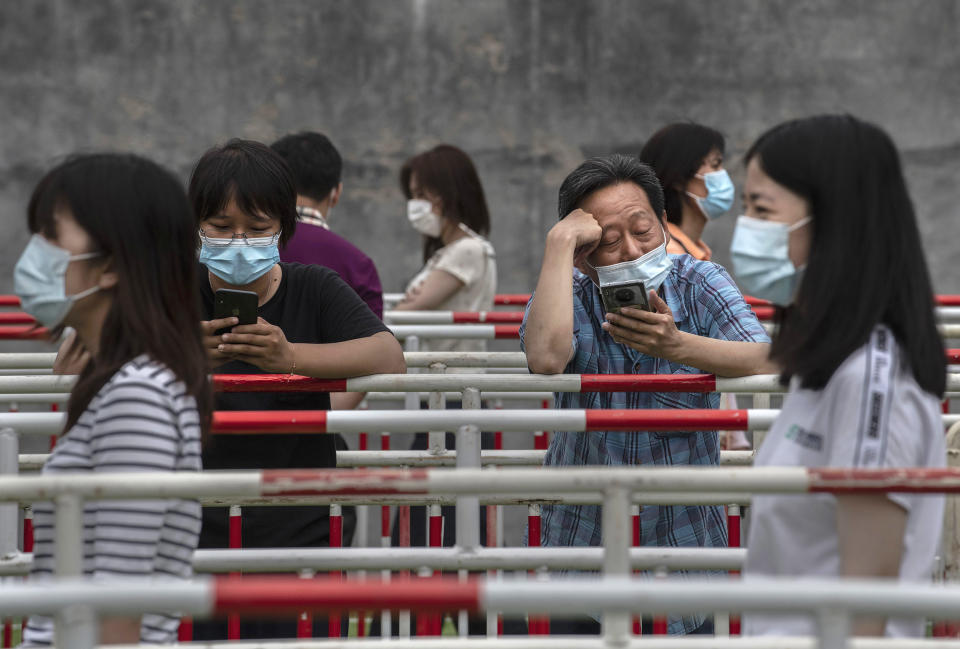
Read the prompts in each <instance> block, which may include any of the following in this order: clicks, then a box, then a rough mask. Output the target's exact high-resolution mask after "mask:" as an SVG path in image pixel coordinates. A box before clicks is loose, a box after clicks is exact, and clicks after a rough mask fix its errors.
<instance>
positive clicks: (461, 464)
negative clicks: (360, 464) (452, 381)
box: [457, 388, 481, 637]
mask: <svg viewBox="0 0 960 649" xmlns="http://www.w3.org/2000/svg"><path fill="white" fill-rule="evenodd" d="M462 404H463V409H464V410H479V409H480V391H479V390H477V389H476V388H467V389H465V390H464V391H463V401H462ZM480 466H481V465H480V429H479V428H478V427H477V426H473V425H467V426H461V427H460V428H459V429H457V468H458V469H460V468H466V469H479V468H480ZM457 546H458V547H459V548H460V549H461V550H466V551H471V550H475V549H476V548H478V547H480V498H479V497H477V496H458V497H457ZM466 576H467V573H466V571H460V578H461V579H465V578H466ZM457 617H458V625H457V628H458V629H459V635H460V637H467V636H468V635H469V633H470V618H469V615H468V614H467V612H466V611H460V612H459V614H458V616H457Z"/></svg>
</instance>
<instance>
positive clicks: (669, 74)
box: [0, 0, 960, 293]
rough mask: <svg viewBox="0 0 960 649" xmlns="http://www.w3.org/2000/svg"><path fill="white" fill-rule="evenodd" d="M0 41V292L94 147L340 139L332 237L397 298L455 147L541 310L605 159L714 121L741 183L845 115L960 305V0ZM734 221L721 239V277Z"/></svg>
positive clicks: (520, 288)
mask: <svg viewBox="0 0 960 649" xmlns="http://www.w3.org/2000/svg"><path fill="white" fill-rule="evenodd" d="M0 31H2V35H0V36H2V37H0V88H2V90H0V117H2V122H0V124H2V128H0V224H2V228H3V232H4V236H3V237H2V238H0V251H2V256H0V292H10V291H11V289H12V285H11V279H10V275H11V270H12V267H13V264H14V263H15V261H16V258H17V256H18V255H19V252H20V250H21V249H22V247H23V245H24V244H25V242H26V239H27V232H26V229H25V225H24V216H23V214H24V207H25V204H26V201H27V198H28V196H29V192H30V191H31V189H32V186H33V184H34V183H35V182H36V180H37V179H38V178H39V176H40V175H41V174H42V172H43V171H44V170H45V169H46V168H48V167H49V166H50V165H51V164H53V163H54V162H55V161H56V160H57V159H58V158H59V157H60V156H63V155H65V154H68V153H70V152H73V151H78V150H101V149H111V150H127V151H134V152H138V153H141V154H145V155H147V156H150V157H152V158H154V159H156V160H157V161H159V162H161V163H162V164H164V165H166V166H168V167H170V168H171V169H173V170H175V171H176V172H177V173H178V174H179V175H180V176H181V177H183V178H184V181H186V178H187V177H188V175H189V172H190V169H191V167H192V165H193V163H194V162H195V161H196V159H197V158H198V157H199V156H200V154H201V153H202V152H203V151H204V150H205V149H206V148H208V147H209V146H211V145H212V144H214V143H217V142H223V141H224V140H226V139H227V138H230V137H234V136H241V137H247V138H255V139H259V140H263V141H266V142H270V141H272V140H273V139H275V138H276V137H279V136H280V135H282V134H284V133H287V132H290V131H298V130H302V129H315V130H321V131H324V132H326V133H328V134H329V135H330V136H331V138H332V139H333V140H334V142H335V143H336V144H337V146H338V147H339V148H340V150H341V152H342V154H343V156H344V158H345V160H346V162H347V164H346V169H345V177H344V184H345V187H346V191H345V198H344V201H343V202H342V203H341V205H340V207H338V208H337V210H336V211H335V212H334V214H333V216H332V223H333V226H334V229H335V230H337V231H338V232H340V233H341V234H343V235H345V236H346V237H348V238H349V239H351V240H353V241H354V242H356V243H357V244H358V245H360V246H361V247H362V248H363V249H365V250H366V251H367V252H368V254H370V255H371V256H372V257H373V258H374V259H375V260H376V261H377V263H378V265H379V269H380V273H381V277H382V278H383V281H384V286H385V289H387V290H390V291H396V290H400V289H401V288H402V286H403V284H404V283H405V281H406V280H407V279H408V278H409V277H411V276H412V275H413V274H414V273H415V271H416V270H417V268H418V267H419V265H420V248H419V239H418V236H417V235H416V234H415V233H414V232H413V231H412V230H411V229H410V228H409V226H408V225H407V223H406V220H405V205H404V201H403V197H402V196H401V194H400V192H399V190H398V187H397V180H396V177H397V173H398V169H399V167H400V165H401V163H402V162H403V160H404V159H406V158H407V157H408V156H410V155H412V154H414V153H416V152H419V151H422V150H424V149H425V148H427V147H430V146H432V145H434V144H436V143H439V142H450V143H454V144H457V145H459V146H461V147H463V148H464V149H465V150H466V151H468V152H469V153H470V154H471V155H472V156H473V158H474V160H475V162H476V163H477V165H478V168H479V171H480V175H481V177H482V179H483V182H484V186H485V189H486V192H487V197H488V200H489V203H490V206H491V210H492V215H493V234H492V239H493V242H494V244H495V246H496V248H497V251H498V257H499V263H500V269H501V276H500V290H501V291H502V292H526V291H529V290H530V289H532V287H533V286H534V283H535V281H536V274H537V271H538V268H539V263H540V257H541V253H542V244H543V237H544V234H545V233H546V231H547V229H548V228H549V227H550V226H551V225H552V224H553V223H554V222H555V220H556V214H555V210H556V190H557V187H558V186H559V183H560V181H561V179H562V178H563V176H564V175H565V174H566V173H567V172H568V171H569V170H570V169H572V168H573V167H574V166H575V165H576V164H578V163H579V162H580V161H581V160H582V159H583V158H584V157H585V156H587V155H592V154H596V153H602V152H609V151H614V150H616V151H628V152H636V151H639V148H640V147H641V146H642V143H643V142H644V140H645V138H646V137H647V136H648V135H649V134H650V133H652V132H653V131H654V130H655V129H656V128H658V127H659V126H661V125H663V124H664V123H666V122H668V121H672V120H677V119H693V120H696V121H701V122H704V123H706V124H709V125H713V126H715V127H717V128H720V129H721V130H722V131H724V132H725V133H726V135H727V137H728V152H727V153H728V159H729V167H730V170H731V172H733V174H734V178H735V180H736V181H737V182H738V183H739V182H740V180H741V179H742V165H741V162H740V159H739V158H740V156H741V155H742V153H743V151H744V150H745V148H746V147H747V146H748V145H749V143H750V142H751V141H752V139H753V138H755V137H756V136H757V135H758V134H759V133H760V132H762V130H764V129H765V128H767V127H769V126H772V125H773V124H775V123H777V122H779V121H782V120H784V119H787V118H791V117H796V116H802V115H809V114H813V113H819V112H824V111H849V112H852V113H854V114H856V115H859V116H861V117H864V118H867V119H870V120H872V121H875V122H877V123H879V124H880V125H882V126H883V127H885V128H887V129H888V130H889V131H890V132H891V133H892V135H893V136H894V139H895V140H896V142H897V143H898V145H899V146H900V148H901V150H902V152H903V156H904V160H905V165H906V169H907V173H908V176H909V182H910V186H911V189H912V194H913V198H914V200H915V202H916V205H917V208H918V212H919V216H920V222H921V227H922V230H923V236H924V241H925V243H926V246H927V253H928V259H929V262H930V264H931V266H932V268H933V274H934V277H935V282H936V289H937V291H938V292H941V293H944V292H953V293H957V292H960V268H958V266H957V264H956V263H953V262H954V261H955V259H956V249H957V246H958V243H960V239H958V237H957V234H958V232H960V226H958V217H960V207H958V206H957V191H956V189H957V183H958V179H960V113H958V103H960V45H958V35H960V2H957V1H956V0H835V1H830V0H807V1H803V0H727V1H723V2H717V1H711V0H593V1H590V0H285V1H282V2H267V1H253V0H248V1H227V0H206V1H204V2H199V1H193V0H170V1H163V0H84V1H80V0H76V1H68V0H61V1H57V0H29V1H27V0H8V1H6V2H3V3H0ZM736 209H739V206H738V207H737V208H736ZM733 224H734V215H733V214H731V215H730V216H728V217H726V218H724V219H722V220H720V221H718V222H716V223H715V224H713V225H711V227H709V228H708V230H707V232H706V237H705V238H706V240H707V242H708V243H709V244H710V245H711V246H712V247H713V248H714V250H715V251H716V260H717V261H719V262H720V263H726V262H727V259H728V254H727V248H728V246H729V241H730V235H731V232H732V229H733ZM850 245H851V252H854V251H855V249H856V242H855V241H851V242H850Z"/></svg>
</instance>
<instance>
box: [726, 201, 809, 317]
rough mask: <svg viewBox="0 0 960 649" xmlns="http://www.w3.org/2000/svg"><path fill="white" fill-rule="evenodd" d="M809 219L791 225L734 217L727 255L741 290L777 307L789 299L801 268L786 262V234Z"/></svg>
mask: <svg viewBox="0 0 960 649" xmlns="http://www.w3.org/2000/svg"><path fill="white" fill-rule="evenodd" d="M811 221H812V219H811V218H810V217H809V216H808V217H807V218H805V219H801V220H800V221H797V222H796V223H794V224H793V225H787V224H786V223H776V222H774V221H764V220H763V219H755V218H752V217H749V216H741V217H740V218H739V219H737V227H736V228H735V229H734V231H733V240H732V241H731V242H730V257H731V259H732V261H733V274H734V275H736V277H737V282H738V283H739V284H740V287H741V288H742V289H743V290H744V292H745V293H747V294H749V295H752V296H753V297H758V298H761V299H764V300H770V301H771V302H773V303H774V304H779V305H781V306H786V305H788V304H790V303H791V302H792V301H793V296H794V295H795V294H796V291H797V287H798V286H799V285H800V279H801V277H802V275H803V267H801V268H797V267H796V266H794V265H793V262H792V261H790V254H789V243H790V233H791V232H793V231H794V230H797V229H799V228H802V227H803V226H805V225H806V224H807V223H810V222H811Z"/></svg>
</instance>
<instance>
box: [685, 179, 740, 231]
mask: <svg viewBox="0 0 960 649" xmlns="http://www.w3.org/2000/svg"><path fill="white" fill-rule="evenodd" d="M697 178H700V179H701V180H703V184H704V185H706V187H707V196H706V198H704V197H703V196H697V195H696V194H691V193H690V192H687V195H688V196H690V197H691V198H693V200H695V201H697V205H699V206H700V209H701V211H703V213H704V214H705V215H706V217H707V218H708V219H715V218H717V217H718V216H723V215H724V214H726V213H727V212H728V211H730V208H731V207H733V197H734V194H735V193H736V190H735V188H734V186H733V181H732V180H730V174H728V173H727V170H726V169H721V170H719V171H711V172H710V173H708V174H703V175H700V174H697Z"/></svg>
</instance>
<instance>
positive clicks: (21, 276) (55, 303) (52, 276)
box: [13, 234, 103, 328]
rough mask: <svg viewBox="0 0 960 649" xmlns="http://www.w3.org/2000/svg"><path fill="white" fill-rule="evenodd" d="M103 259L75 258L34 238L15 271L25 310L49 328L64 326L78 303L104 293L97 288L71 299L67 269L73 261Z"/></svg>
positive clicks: (93, 254)
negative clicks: (68, 315)
mask: <svg viewBox="0 0 960 649" xmlns="http://www.w3.org/2000/svg"><path fill="white" fill-rule="evenodd" d="M101 256H103V253H102V252H85V253H83V254H79V255H71V254H70V253H69V252H67V251H66V250H64V249H63V248H61V247H59V246H57V245H54V244H53V243H50V242H49V241H47V240H46V239H44V238H43V237H42V236H41V235H39V234H35V235H33V236H32V237H30V242H29V243H27V247H26V248H25V249H24V251H23V254H22V255H20V259H19V260H18V261H17V265H16V266H15V267H14V269H13V290H14V292H15V293H16V294H17V295H18V296H19V297H20V303H21V304H22V305H23V310H24V311H26V312H27V313H29V314H30V315H32V316H33V317H34V318H36V319H37V321H38V322H39V323H40V324H42V325H44V326H46V327H50V328H53V327H55V326H57V325H58V324H60V323H61V322H63V319H64V318H65V317H66V316H67V313H69V312H70V308H71V307H72V306H73V304H74V303H75V302H76V301H77V300H82V299H83V298H85V297H87V296H88V295H92V294H94V293H96V292H97V291H99V290H100V286H99V285H94V286H91V287H90V288H88V289H87V290H85V291H80V292H79V293H75V294H73V295H67V291H66V282H67V280H66V277H67V266H69V265H70V262H71V261H80V260H82V259H94V258H96V257H101Z"/></svg>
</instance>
